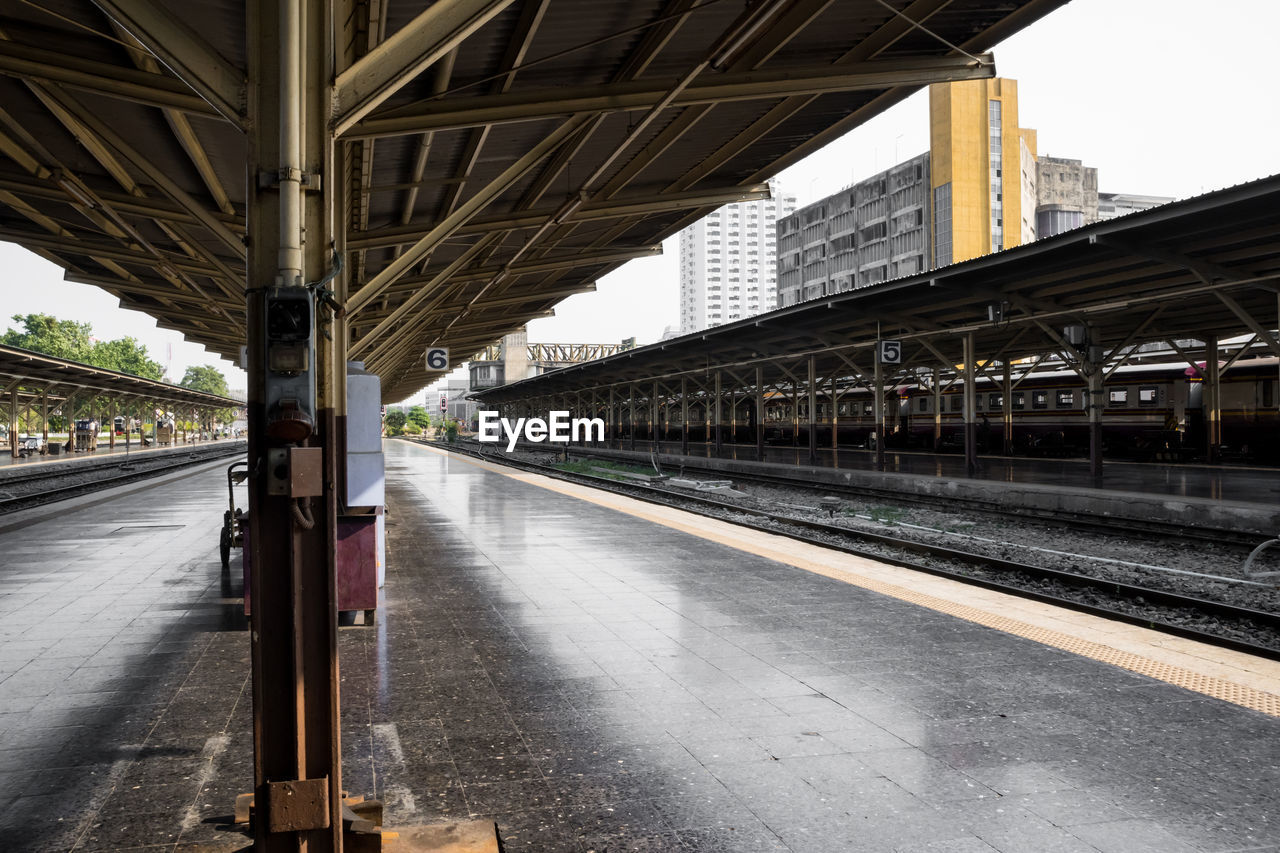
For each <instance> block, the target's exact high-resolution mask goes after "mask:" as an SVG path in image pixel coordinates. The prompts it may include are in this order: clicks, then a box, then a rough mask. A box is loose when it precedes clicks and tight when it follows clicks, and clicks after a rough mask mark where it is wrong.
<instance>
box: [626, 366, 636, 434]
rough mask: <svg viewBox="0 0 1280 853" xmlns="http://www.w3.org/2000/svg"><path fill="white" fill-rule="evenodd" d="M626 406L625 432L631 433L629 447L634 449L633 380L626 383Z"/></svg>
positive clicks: (634, 397)
mask: <svg viewBox="0 0 1280 853" xmlns="http://www.w3.org/2000/svg"><path fill="white" fill-rule="evenodd" d="M627 406H628V415H627V417H628V418H629V420H628V422H627V432H629V433H630V434H631V449H632V450H635V449H636V386H635V383H634V382H628V383H627Z"/></svg>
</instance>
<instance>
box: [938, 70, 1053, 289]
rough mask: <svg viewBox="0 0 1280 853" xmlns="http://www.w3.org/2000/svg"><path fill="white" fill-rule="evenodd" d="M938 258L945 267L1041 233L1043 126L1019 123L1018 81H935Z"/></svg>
mask: <svg viewBox="0 0 1280 853" xmlns="http://www.w3.org/2000/svg"><path fill="white" fill-rule="evenodd" d="M929 131H930V142H929V147H930V154H931V155H932V156H931V163H930V181H931V183H932V189H933V199H932V202H933V203H932V208H933V216H934V222H933V243H934V245H933V256H934V265H935V266H940V267H941V266H946V265H947V264H952V263H956V262H958V261H964V260H968V259H969V258H976V257H978V256H979V255H985V254H987V253H989V252H998V251H1000V250H1001V249H1007V248H1009V247H1011V246H1018V245H1021V243H1022V242H1023V239H1024V234H1025V235H1026V236H1030V237H1031V238H1032V239H1034V235H1033V234H1032V233H1031V232H1032V224H1033V222H1034V220H1033V219H1032V218H1031V215H1032V211H1031V210H1029V209H1027V202H1028V200H1029V198H1032V197H1034V189H1033V188H1029V187H1028V185H1027V183H1028V181H1029V180H1030V179H1031V176H1032V175H1034V171H1032V170H1029V168H1028V166H1029V164H1030V163H1031V162H1032V161H1034V159H1035V156H1036V132H1035V131H1034V130H1025V129H1023V128H1020V127H1018V81H1016V80H1008V79H1004V78H1000V77H997V78H995V79H991V80H967V81H963V82H958V83H939V84H935V85H933V86H930V87H929Z"/></svg>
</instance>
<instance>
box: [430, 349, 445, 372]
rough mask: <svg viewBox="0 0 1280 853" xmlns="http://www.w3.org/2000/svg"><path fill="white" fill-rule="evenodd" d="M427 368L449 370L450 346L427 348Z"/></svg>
mask: <svg viewBox="0 0 1280 853" xmlns="http://www.w3.org/2000/svg"><path fill="white" fill-rule="evenodd" d="M427 369H428V370H448V369H449V348H448V347H431V348H430V349H428V350H427Z"/></svg>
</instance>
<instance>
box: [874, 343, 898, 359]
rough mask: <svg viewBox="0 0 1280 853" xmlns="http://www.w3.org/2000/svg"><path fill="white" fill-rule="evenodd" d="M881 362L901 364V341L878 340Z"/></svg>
mask: <svg viewBox="0 0 1280 853" xmlns="http://www.w3.org/2000/svg"><path fill="white" fill-rule="evenodd" d="M877 352H878V353H879V356H880V363H881V364H902V341H878V342H877Z"/></svg>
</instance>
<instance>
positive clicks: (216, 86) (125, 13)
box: [92, 0, 247, 129]
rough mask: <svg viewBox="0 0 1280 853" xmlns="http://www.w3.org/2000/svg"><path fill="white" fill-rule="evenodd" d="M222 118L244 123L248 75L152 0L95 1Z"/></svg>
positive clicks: (239, 125)
mask: <svg viewBox="0 0 1280 853" xmlns="http://www.w3.org/2000/svg"><path fill="white" fill-rule="evenodd" d="M92 2H93V4H94V5H95V6H97V7H98V8H99V9H101V10H102V11H103V12H105V13H106V14H107V16H108V17H109V18H111V19H112V20H113V21H115V22H116V23H117V24H119V25H120V26H121V27H123V28H124V29H125V30H127V31H128V32H129V33H130V34H132V35H133V37H134V38H136V39H137V40H138V41H139V42H141V43H142V45H143V46H144V47H146V49H147V50H149V51H151V53H152V55H153V56H155V58H156V59H159V60H160V61H161V62H162V63H164V65H165V66H166V67H167V68H168V69H169V70H170V71H172V72H173V73H174V75H175V76H176V77H178V79H180V80H182V81H183V82H184V83H186V84H187V85H188V86H190V87H191V88H192V89H194V90H195V91H196V92H197V93H198V94H199V95H200V97H202V98H204V100H205V101H207V102H208V103H209V104H210V105H211V106H212V107H213V108H214V109H215V110H217V111H218V113H220V114H221V115H222V116H223V117H224V118H227V119H229V120H230V121H232V122H234V123H235V124H236V126H237V127H240V128H241V129H243V128H244V127H245V115H244V111H245V106H246V102H247V83H246V74H245V72H244V71H242V70H241V69H239V68H236V67H235V66H234V65H232V64H231V63H229V62H227V60H226V59H224V58H223V57H222V56H221V55H220V54H219V53H218V52H217V51H216V50H214V49H213V48H212V47H211V46H210V45H209V43H208V42H206V41H205V40H204V39H203V38H202V37H201V36H200V35H199V34H198V33H197V32H195V30H193V29H191V28H190V27H188V26H187V25H186V24H184V23H183V22H182V21H180V20H179V19H178V18H176V17H174V16H173V15H172V14H171V13H170V12H169V11H168V10H167V9H165V8H164V7H162V6H160V5H159V4H157V3H155V2H153V0H92Z"/></svg>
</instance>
